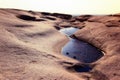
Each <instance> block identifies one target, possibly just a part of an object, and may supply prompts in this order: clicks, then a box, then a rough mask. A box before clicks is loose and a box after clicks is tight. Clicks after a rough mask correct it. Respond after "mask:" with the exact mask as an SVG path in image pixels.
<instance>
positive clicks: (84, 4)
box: [0, 0, 120, 14]
mask: <svg viewBox="0 0 120 80" xmlns="http://www.w3.org/2000/svg"><path fill="white" fill-rule="evenodd" d="M0 8H16V9H25V10H33V11H40V12H41V11H43V12H58V13H67V14H114V13H120V0H0Z"/></svg>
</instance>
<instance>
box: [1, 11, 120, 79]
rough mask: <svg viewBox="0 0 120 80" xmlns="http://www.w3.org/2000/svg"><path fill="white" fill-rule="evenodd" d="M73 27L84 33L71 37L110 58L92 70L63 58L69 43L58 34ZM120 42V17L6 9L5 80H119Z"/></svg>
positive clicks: (93, 65) (3, 31)
mask: <svg viewBox="0 0 120 80" xmlns="http://www.w3.org/2000/svg"><path fill="white" fill-rule="evenodd" d="M70 26H72V27H77V28H79V29H80V30H79V31H77V32H76V33H75V34H73V35H72V36H71V37H73V38H77V39H78V40H83V41H86V42H88V43H90V44H91V45H93V46H95V47H97V48H98V49H100V50H101V51H102V52H104V56H103V57H102V58H100V59H99V60H97V61H95V62H93V63H89V64H86V63H82V62H79V61H77V60H74V59H72V58H69V57H65V56H64V55H62V54H61V48H62V47H63V46H64V45H65V44H66V43H67V42H68V38H67V37H66V36H65V35H62V34H61V33H60V32H59V31H58V30H59V29H61V28H65V27H70ZM119 40H120V14H115V15H100V16H96V15H95V16H93V15H83V16H72V15H68V14H59V13H47V12H34V11H26V10H18V9H0V80H119V79H120V57H119V55H120V54H119V53H120V41H119ZM91 56H92V55H91ZM86 68H89V70H87V71H86V70H84V69H86Z"/></svg>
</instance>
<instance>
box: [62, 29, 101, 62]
mask: <svg viewBox="0 0 120 80" xmlns="http://www.w3.org/2000/svg"><path fill="white" fill-rule="evenodd" d="M78 30H79V29H78V28H73V27H70V28H64V29H61V30H60V32H61V33H62V34H64V35H66V36H67V37H68V38H69V42H68V43H67V44H66V45H65V46H63V48H62V50H61V53H62V54H63V55H65V56H68V57H71V58H73V59H76V60H79V61H80V62H84V63H92V62H95V61H97V60H98V59H100V58H101V57H102V56H103V53H102V52H101V51H100V50H99V49H98V48H96V47H94V46H92V45H91V44H89V43H86V42H84V41H80V40H78V39H73V38H71V37H70V36H71V35H72V34H73V33H75V32H76V31H78Z"/></svg>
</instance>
